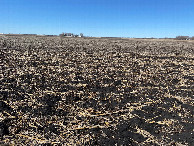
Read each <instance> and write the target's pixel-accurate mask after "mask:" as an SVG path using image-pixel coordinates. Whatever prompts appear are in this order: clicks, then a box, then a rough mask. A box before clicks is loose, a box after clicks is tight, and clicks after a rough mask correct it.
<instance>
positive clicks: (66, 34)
mask: <svg viewBox="0 0 194 146" xmlns="http://www.w3.org/2000/svg"><path fill="white" fill-rule="evenodd" d="M59 36H60V37H84V35H83V33H80V35H77V34H73V33H64V32H63V33H61V34H59Z"/></svg>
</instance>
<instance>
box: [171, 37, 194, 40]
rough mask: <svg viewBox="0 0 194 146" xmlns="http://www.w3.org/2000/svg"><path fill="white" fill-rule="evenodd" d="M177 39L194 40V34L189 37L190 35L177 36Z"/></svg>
mask: <svg viewBox="0 0 194 146" xmlns="http://www.w3.org/2000/svg"><path fill="white" fill-rule="evenodd" d="M175 39H176V40H194V36H192V37H189V36H177V37H176V38H175Z"/></svg>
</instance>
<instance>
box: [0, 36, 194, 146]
mask: <svg viewBox="0 0 194 146" xmlns="http://www.w3.org/2000/svg"><path fill="white" fill-rule="evenodd" d="M193 54H194V42H192V41H191V42H187V41H173V40H168V41H157V40H155V41H153V40H135V39H134V40H132V39H131V40H130V39H119V40H117V39H95V38H92V39H91V38H90V39H87V38H63V39H61V38H58V37H11V36H9V37H7V36H6V37H2V36H1V37H0V55H1V60H0V61H1V62H0V63H1V66H0V67H1V70H0V71H1V72H0V82H1V84H0V86H1V91H0V92H1V94H0V95H1V96H0V144H14V145H17V144H24V145H25V144H35V145H36V144H42V145H49V144H57V145H68V144H76V145H115V144H117V145H181V144H183V145H191V144H192V143H194V141H193V139H194V137H193V132H194V131H193V111H194V110H193V93H194V91H193V89H194V86H193V85H194V84H193V80H194V58H193Z"/></svg>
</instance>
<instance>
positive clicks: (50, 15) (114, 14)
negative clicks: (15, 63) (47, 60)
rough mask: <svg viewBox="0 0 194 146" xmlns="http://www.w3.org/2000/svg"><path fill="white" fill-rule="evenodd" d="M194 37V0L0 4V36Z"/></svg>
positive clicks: (1, 0) (17, 0) (18, 0)
mask: <svg viewBox="0 0 194 146" xmlns="http://www.w3.org/2000/svg"><path fill="white" fill-rule="evenodd" d="M62 32H71V33H75V34H79V33H81V32H82V33H84V35H87V36H96V37H99V36H104V37H106V36H112V37H114V36H115V37H116V36H117V37H175V36H177V35H188V36H194V0H0V33H33V34H35V33H36V34H57V35H58V34H60V33H62Z"/></svg>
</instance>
